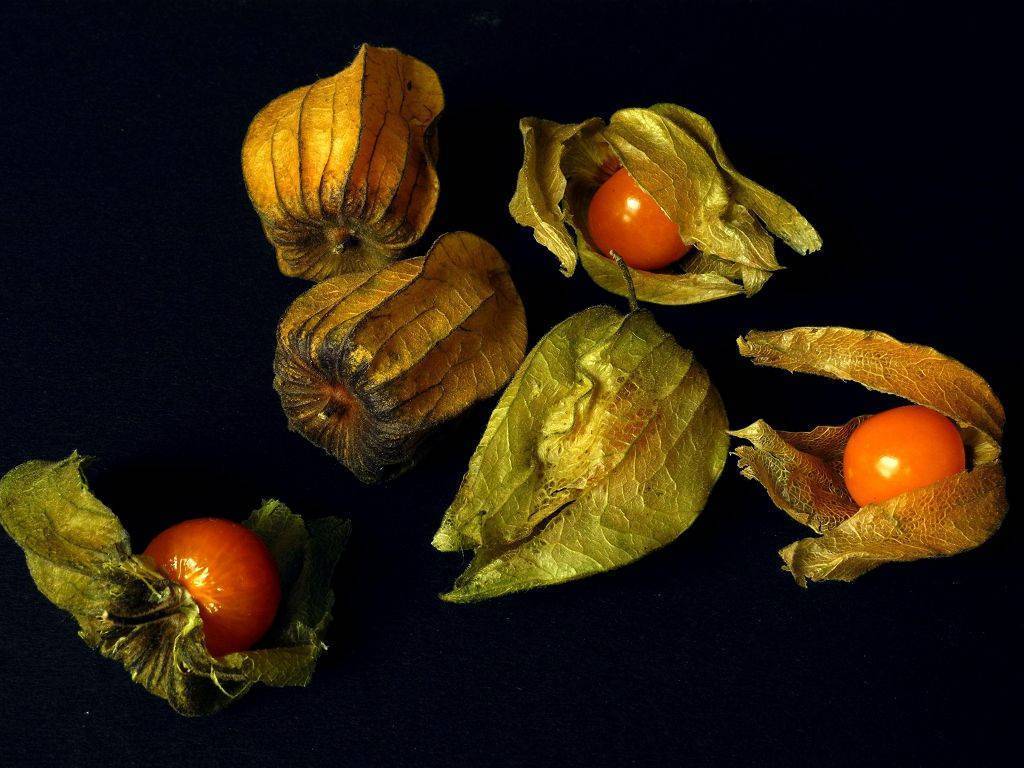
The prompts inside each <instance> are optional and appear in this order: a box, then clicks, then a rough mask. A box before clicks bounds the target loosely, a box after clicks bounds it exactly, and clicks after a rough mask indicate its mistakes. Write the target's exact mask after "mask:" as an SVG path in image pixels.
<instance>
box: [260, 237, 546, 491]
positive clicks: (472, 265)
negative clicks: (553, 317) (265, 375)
mask: <svg viewBox="0 0 1024 768" xmlns="http://www.w3.org/2000/svg"><path fill="white" fill-rule="evenodd" d="M525 348H526V318H525V314H524V311H523V305H522V302H521V301H520V299H519V294H518V293H517V292H516V288H515V285H514V284H513V283H512V278H511V276H510V275H509V272H508V265H507V264H506V263H505V261H504V260H503V259H502V258H501V255H500V254H499V253H498V252H497V251H496V250H495V249H494V247H492V246H491V245H490V244H489V243H487V242H486V241H485V240H482V239H481V238H479V237H476V236H475V235H471V234H469V233H468V232H456V233H450V234H447V235H443V236H441V237H440V238H438V240H437V241H436V242H435V243H434V245H433V246H432V247H431V249H430V251H429V252H428V253H427V255H426V256H422V257H419V258H414V259H405V260H402V261H398V262H396V263H394V264H392V265H390V266H388V267H385V268H384V269H382V270H380V271H378V272H369V271H368V272H354V273H349V274H344V275H337V276H335V277H333V278H330V279H329V280H325V281H323V282H321V283H318V284H317V285H315V286H313V287H312V288H310V289H309V290H308V291H307V292H306V293H304V294H303V295H302V296H300V297H299V298H298V299H296V300H295V302H294V303H293V304H292V305H291V307H289V309H288V311H287V312H286V313H285V315H284V317H283V318H282V319H281V323H280V325H279V326H278V340H277V354H276V356H275V360H274V373H275V376H274V388H275V389H276V390H277V392H278V394H279V395H280V396H281V405H282V407H283V408H284V411H285V414H286V415H287V416H288V423H289V426H290V427H291V429H293V430H294V431H296V432H298V433H300V434H301V435H303V436H304V437H306V438H307V439H308V440H310V441H312V442H314V443H316V444H317V445H319V446H321V447H322V448H324V450H326V451H327V452H328V453H331V454H333V455H334V456H335V457H337V458H338V460H339V461H341V462H342V463H343V464H344V465H345V466H346V467H348V468H349V469H350V470H351V471H352V472H353V473H354V474H355V475H356V477H358V478H359V479H360V480H362V481H363V482H366V483H372V482H377V481H379V480H381V479H384V478H386V477H389V476H392V475H394V474H396V473H398V472H400V471H402V470H403V469H405V468H407V467H408V466H410V465H411V464H412V462H413V461H414V459H415V458H416V454H417V448H418V446H419V445H420V443H421V441H422V440H423V438H424V437H425V436H426V435H427V434H428V433H429V432H430V430H431V429H433V428H434V427H436V426H437V425H438V424H441V423H442V422H444V421H447V420H448V419H451V418H452V417H454V416H456V415H457V414H459V413H461V412H462V411H464V410H465V409H466V408H468V407H469V406H470V405H472V404H473V403H475V402H476V401H478V400H482V399H484V398H486V397H489V396H491V395H492V394H494V393H495V392H497V391H498V389H500V388H501V387H502V386H503V385H504V384H505V382H507V381H508V379H509V377H511V376H512V374H513V373H514V372H515V370H516V367H517V366H518V365H519V363H520V362H521V361H522V359H523V354H524V353H525Z"/></svg>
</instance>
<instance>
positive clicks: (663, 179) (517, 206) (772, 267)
mask: <svg viewBox="0 0 1024 768" xmlns="http://www.w3.org/2000/svg"><path fill="white" fill-rule="evenodd" d="M519 125H520V130H521V131H522V134H523V165H522V168H521V169H520V171H519V178H518V183H517V186H516V192H515V195H514V197H513V198H512V201H511V202H510V203H509V211H510V212H511V214H512V216H513V218H514V219H515V220H516V221H517V222H519V223H520V224H522V225H523V226H527V227H531V228H533V231H534V238H535V239H536V240H537V242H539V243H540V244H541V245H543V246H544V247H546V248H547V249H548V250H550V251H551V252H552V253H554V254H555V255H556V256H557V257H558V259H559V262H560V264H561V268H562V271H563V272H564V273H565V274H566V275H571V274H572V273H573V271H574V270H575V268H576V264H577V261H580V260H581V261H582V262H583V266H584V268H585V269H586V270H587V272H588V273H589V274H590V275H591V277H592V278H593V279H594V281H595V282H597V283H598V284H599V285H600V286H602V287H603V288H605V289H606V290H609V291H611V292H612V293H616V294H619V295H620V296H627V295H629V291H628V288H627V286H626V285H625V282H624V280H623V277H622V272H621V271H620V270H619V268H618V267H617V266H616V265H615V264H614V263H613V262H612V261H611V260H609V259H607V258H605V257H604V256H603V255H601V254H600V253H599V252H598V251H597V249H596V247H595V246H594V245H593V243H592V242H591V241H590V238H589V235H588V233H587V224H586V222H587V215H586V212H587V207H588V205H589V202H590V199H591V198H592V197H593V195H594V192H595V191H596V190H597V188H598V187H599V186H600V185H601V184H602V183H603V182H604V181H605V180H606V179H607V178H608V177H609V176H611V174H612V173H614V172H615V170H616V169H617V168H619V167H625V168H626V170H627V171H628V172H629V174H630V175H631V176H632V177H633V179H634V180H635V181H636V182H637V184H638V185H639V186H640V187H641V188H642V189H644V190H645V191H646V192H647V193H648V194H650V195H651V196H652V197H653V198H654V199H655V201H656V202H657V203H658V204H659V205H660V206H661V208H662V209H663V210H664V211H665V213H666V214H667V215H668V216H669V218H671V219H672V221H674V222H675V223H676V224H677V225H678V226H679V234H680V236H681V237H682V238H683V240H684V241H686V242H688V243H691V244H692V245H693V246H694V250H693V251H691V253H690V254H689V255H688V256H687V257H685V258H684V259H683V260H681V261H680V262H678V263H677V264H674V265H671V266H670V267H668V268H667V269H665V270H662V271H656V272H652V271H646V270H633V271H632V277H633V281H634V284H635V287H636V294H637V298H639V299H640V300H641V301H648V302H652V303H656V304H693V303H698V302H704V301H713V300H715V299H720V298H725V297H727V296H734V295H736V294H741V293H745V294H746V295H748V296H749V295H752V294H754V293H756V292H757V291H759V290H760V289H761V287H762V286H763V285H764V283H765V281H766V280H767V279H768V277H769V276H770V275H771V273H772V272H774V271H776V270H779V269H781V268H782V266H781V265H780V264H779V262H778V261H777V259H776V257H775V246H774V241H773V239H772V235H774V236H775V237H778V238H779V239H781V240H782V241H783V242H785V243H786V244H787V245H788V246H789V247H790V248H792V249H793V250H795V251H797V252H798V253H805V254H806V253H810V252H811V251H816V250H818V249H819V248H821V238H820V237H818V234H817V232H815V230H814V228H813V227H812V226H811V225H810V224H809V223H808V222H807V220H806V219H804V218H803V216H801V215H800V214H799V213H798V212H797V210H796V209H795V208H794V207H793V206H792V205H790V204H789V203H787V202H786V201H785V200H783V199H782V198H781V197H779V196H778V195H775V194H774V193H772V192H769V191H768V190H767V189H765V188H764V187H762V186H760V185H759V184H757V183H755V182H753V181H751V180H750V179H748V178H747V177H746V176H744V175H742V174H741V173H739V172H738V171H736V169H735V168H734V167H733V166H732V164H731V163H730V162H729V159H728V158H727V157H726V155H725V153H724V151H723V150H722V147H721V144H720V142H719V140H718V137H717V136H716V135H715V132H714V130H713V129H712V127H711V124H710V123H708V121H707V120H706V119H704V118H703V117H701V116H700V115H698V114H696V113H694V112H691V111H690V110H688V109H685V108H683V107H679V106H676V105H674V104H656V105H654V106H653V107H651V108H650V109H623V110H620V111H618V112H616V113H615V114H614V115H612V117H611V120H610V121H609V123H608V124H607V125H605V124H604V123H603V122H602V121H601V120H599V119H597V118H592V119H590V120H587V121H585V122H582V123H575V124H567V125H562V124H559V123H555V122H552V121H550V120H543V119H540V118H535V117H527V118H524V119H523V120H521V121H520V124H519Z"/></svg>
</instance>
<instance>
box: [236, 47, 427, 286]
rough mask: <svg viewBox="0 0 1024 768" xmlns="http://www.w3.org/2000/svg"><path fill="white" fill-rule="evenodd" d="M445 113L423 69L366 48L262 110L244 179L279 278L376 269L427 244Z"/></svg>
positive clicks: (390, 52)
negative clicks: (437, 127) (437, 128)
mask: <svg viewBox="0 0 1024 768" xmlns="http://www.w3.org/2000/svg"><path fill="white" fill-rule="evenodd" d="M443 108H444V95H443V94H442V92H441V84H440V82H439V81H438V79H437V75H436V74H435V73H434V71H433V70H432V69H431V68H430V67H428V66H427V65H426V64H424V63H423V62H421V61H419V60H417V59H414V58H413V57H411V56H406V55H405V54H403V53H401V52H400V51H397V50H395V49H394V48H376V47H374V46H371V45H365V44H364V45H363V46H361V47H360V49H359V52H358V53H357V54H356V58H355V60H354V61H353V62H352V63H351V64H350V65H349V66H348V67H347V68H346V69H344V70H342V71H341V72H339V73H338V74H336V75H333V76H331V77H326V78H324V79H322V80H318V81H317V82H315V83H313V84H312V85H306V86H303V87H301V88H296V89H295V90H293V91H290V92H289V93H286V94H284V95H283V96H279V97H278V98H276V99H274V100H273V101H272V102H270V103H269V104H268V105H267V106H265V107H264V108H263V109H262V110H260V112H259V114H257V115H256V117H255V118H254V119H253V121H252V124H251V125H250V126H249V131H248V133H247V134H246V137H245V142H244V144H243V145H242V171H243V174H244V176H245V184H246V187H247V188H248V190H249V197H250V199H251V200H252V204H253V206H254V207H255V208H256V212H257V213H258V214H259V217H260V221H261V222H262V223H263V231H264V233H265V234H266V236H267V239H268V240H270V242H271V243H272V244H273V245H274V248H275V249H276V251H277V263H278V266H279V267H280V269H281V271H282V272H283V273H284V274H286V275H289V276H293V277H305V278H308V279H310V280H322V279H324V278H326V277H328V276H330V275H332V274H336V273H339V272H353V271H360V270H367V269H376V268H380V267H381V266H383V265H385V264H388V263H390V262H391V261H394V260H395V259H396V258H398V256H399V255H400V253H401V251H402V250H403V249H405V248H407V247H408V246H410V245H412V244H413V243H415V242H416V241H417V240H419V238H420V237H422V235H423V233H424V231H425V230H426V228H427V225H428V224H429V223H430V219H431V217H432V216H433V214H434V207H435V205H436V204H437V195H438V179H437V172H436V171H435V170H434V162H435V159H436V154H437V146H436V135H435V134H434V131H433V129H434V121H435V119H436V118H437V116H438V114H440V112H441V110H442V109H443Z"/></svg>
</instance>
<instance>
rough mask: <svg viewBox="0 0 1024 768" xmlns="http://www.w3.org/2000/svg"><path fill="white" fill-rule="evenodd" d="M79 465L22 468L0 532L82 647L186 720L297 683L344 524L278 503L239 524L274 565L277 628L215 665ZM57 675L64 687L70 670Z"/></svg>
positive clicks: (182, 600) (318, 626)
mask: <svg viewBox="0 0 1024 768" xmlns="http://www.w3.org/2000/svg"><path fill="white" fill-rule="evenodd" d="M85 461H86V460H85V459H84V458H83V457H82V456H80V455H78V453H77V452H76V453H72V454H71V456H69V457H68V458H66V459H63V460H62V461H28V462H26V463H24V464H22V465H20V466H17V467H15V468H14V469H12V470H11V471H10V472H8V473H7V474H6V475H4V476H3V477H2V478H0V525H2V526H3V528H4V530H6V531H7V533H8V534H10V536H11V538H12V539H13V540H14V542H15V543H16V544H17V545H18V546H19V547H20V548H21V549H22V551H23V552H24V554H25V561H26V563H27V565H28V569H29V573H30V574H31V576H32V580H33V581H34V582H35V584H36V586H37V587H38V588H39V591H40V592H42V594H43V595H44V596H45V597H46V599H47V600H49V601H50V602H51V603H53V604H54V605H55V606H57V607H58V608H61V609H62V610H64V611H67V612H68V613H69V614H71V616H72V617H74V619H75V622H76V623H77V624H78V634H79V636H80V637H81V638H82V639H83V640H84V641H85V642H86V643H87V644H88V645H89V647H90V648H94V649H95V650H97V651H98V652H99V653H100V654H101V655H103V656H105V657H107V658H109V659H112V660H114V661H116V662H118V663H120V664H121V665H123V666H124V668H125V670H127V672H128V673H129V674H130V675H131V678H132V680H134V681H135V682H136V683H138V684H139V685H141V686H143V687H144V688H145V689H146V690H147V691H149V692H150V693H152V694H154V695H155V696H159V697H161V698H163V699H166V700H167V702H168V703H169V704H170V705H171V707H173V708H174V710H175V711H176V712H178V713H179V714H182V715H187V716H197V715H209V714H212V713H214V712H217V711H218V710H220V709H223V708H224V707H226V706H228V705H229V704H231V703H232V702H234V701H236V700H237V699H238V698H239V697H241V696H243V695H245V694H246V693H247V692H248V691H249V689H250V688H252V686H253V685H255V684H257V683H262V684H264V685H270V686H277V687H280V686H293V685H298V686H305V685H308V684H309V682H310V680H311V679H312V676H313V671H314V670H315V669H316V664H317V660H318V659H319V658H320V655H321V654H322V653H323V652H324V651H325V650H326V649H327V646H326V644H325V642H324V638H325V635H326V633H327V627H328V625H329V624H330V622H331V610H332V607H333V605H334V591H333V590H332V589H331V579H332V575H333V573H334V567H335V564H336V563H337V561H338V557H339V556H340V554H341V552H342V550H343V549H344V546H345V543H346V541H347V540H348V535H349V529H350V526H349V524H348V523H347V522H345V521H343V520H340V519H338V518H336V517H321V518H318V519H316V520H303V519H302V517H300V516H299V515H297V514H294V513H293V512H291V511H290V510H289V509H288V507H286V506H285V505H284V504H282V503H281V502H279V501H274V500H268V501H265V502H263V504H262V505H261V506H260V507H259V508H258V509H257V510H255V511H254V512H253V513H252V514H251V515H250V516H249V518H248V520H246V521H245V523H244V525H245V526H246V527H247V528H249V529H250V530H252V531H253V533H255V534H256V535H257V536H259V537H260V538H261V539H262V540H263V542H264V543H265V544H266V545H267V547H268V549H269V550H270V552H271V554H272V555H273V557H274V561H275V562H276V564H277V569H278V572H279V573H280V576H281V592H282V600H281V605H280V607H279V609H278V612H277V618H276V619H275V621H274V624H273V626H272V627H271V628H270V630H269V631H268V632H267V634H266V635H265V636H264V637H263V639H262V640H261V641H260V642H259V643H258V644H257V646H256V647H255V648H252V649H250V650H247V651H239V652H236V653H229V654H227V655H226V656H219V657H215V656H212V655H211V654H210V652H209V651H208V650H207V648H206V640H205V636H204V634H203V620H202V616H201V615H200V613H199V607H198V605H197V604H196V602H195V600H194V599H193V598H192V596H191V595H190V594H189V592H188V591H187V590H186V589H185V587H183V586H182V585H181V584H179V583H178V582H176V581H173V580H171V579H168V578H167V577H166V576H165V575H164V574H162V573H161V572H160V571H158V570H157V569H156V567H155V564H154V563H153V561H152V560H151V559H149V558H148V557H146V556H145V555H135V554H132V548H131V543H130V541H129V539H128V533H127V531H125V529H124V527H123V526H122V525H121V522H120V520H118V518H117V516H116V515H114V513H113V512H112V511H111V510H110V509H109V508H108V507H107V506H106V505H105V504H103V502H101V501H100V500H99V499H97V498H96V497H95V496H94V495H93V494H92V492H91V491H90V490H89V486H88V485H87V483H86V481H85V477H84V475H83V473H82V469H83V466H84V464H85ZM48 651H49V649H48V648H47V647H46V646H45V644H42V643H41V644H40V652H41V653H46V652H48ZM67 676H68V681H69V682H73V676H74V672H69V673H67Z"/></svg>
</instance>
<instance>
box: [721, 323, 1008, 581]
mask: <svg viewBox="0 0 1024 768" xmlns="http://www.w3.org/2000/svg"><path fill="white" fill-rule="evenodd" d="M737 343H738V345H739V349H740V353H741V354H743V355H744V356H746V357H748V358H750V359H751V360H752V361H753V362H754V363H756V364H758V365H767V366H773V367H776V368H782V369H784V370H788V371H794V372H801V373H813V374H817V375H820V376H827V377H830V378H834V379H840V380H843V381H854V382H857V383H859V384H862V385H864V386H865V387H868V388H869V389H873V390H877V391H879V392H885V393H888V394H892V395H897V396H899V397H903V398H906V399H907V400H909V401H911V402H913V403H917V404H918V405H924V406H927V407H929V408H933V409H934V410H936V411H939V412H940V413H943V414H945V415H946V416H948V417H949V418H951V419H953V420H954V421H955V422H956V423H957V425H958V426H959V427H960V430H961V434H962V436H963V438H964V443H965V445H966V448H967V455H968V467H967V469H966V470H965V471H964V472H961V473H959V474H957V475H954V476H953V477H949V478H946V479H945V480H941V481H939V482H937V483H934V484H932V485H930V486H927V487H925V488H920V489H918V490H915V491H910V492H908V493H904V494H902V495H900V496H897V497H895V498H892V499H889V500H888V501H885V502H882V503H879V504H869V505H867V506H865V507H861V508H858V507H857V505H856V503H854V501H853V499H852V498H850V495H849V493H848V492H847V490H846V487H845V483H844V481H843V469H842V458H843V450H844V448H845V446H846V442H847V440H849V438H850V435H851V434H852V433H853V431H854V429H855V428H856V427H857V425H858V424H860V423H861V422H862V421H863V420H864V419H866V418H867V416H859V417H857V418H855V419H851V420H850V421H849V422H847V423H846V424H843V425H841V426H837V427H817V428H816V429H813V430H811V431H810V432H783V431H778V430H775V429H773V428H772V427H771V426H769V425H768V424H766V423H765V422H764V421H757V422H755V423H754V424H751V425H750V426H749V427H747V428H745V429H741V430H738V431H735V432H733V433H732V434H733V435H735V436H736V437H739V438H742V439H744V440H747V441H748V442H749V445H744V446H740V447H739V448H737V449H736V455H737V456H738V457H739V467H740V470H741V471H742V473H743V475H744V476H745V477H748V478H752V479H754V480H757V481H758V482H760V483H761V484H762V485H763V486H764V487H765V489H766V490H767V491H768V494H769V496H770V497H771V498H772V501H774V502H775V504H776V506H778V507H779V508H780V509H782V510H784V511H785V512H787V513H788V514H789V515H790V516H791V517H792V518H793V519H794V520H797V521H798V522H800V523H803V524H804V525H806V526H808V527H809V528H811V530H813V531H815V532H816V533H819V534H821V535H820V536H818V537H810V538H806V539H802V540H800V541H797V542H795V543H793V544H791V545H789V546H788V547H786V548H785V549H783V550H782V551H781V552H780V554H781V556H782V559H783V561H784V562H785V567H786V569H787V570H789V571H791V572H792V574H793V576H794V578H795V579H796V581H797V582H798V583H799V584H801V585H806V582H807V580H808V579H810V580H813V581H821V580H825V579H836V580H841V581H852V580H853V579H855V578H857V577H858V576H860V575H861V574H863V573H865V572H867V571H869V570H871V569H872V568H875V567H876V566H878V565H881V564H882V563H887V562H896V561H909V560H918V559H920V558H924V557H939V556H944V555H953V554H956V553H958V552H963V551H965V550H968V549H972V548H973V547H977V546H979V545H980V544H982V543H983V542H984V541H986V540H987V539H988V538H989V537H990V536H992V534H994V533H995V531H996V530H997V529H998V528H999V525H1000V523H1001V522H1002V519H1003V517H1004V516H1005V514H1006V511H1007V499H1006V479H1005V476H1004V473H1003V467H1002V463H1001V462H1000V461H999V453H1000V446H999V441H1000V439H1001V437H1002V433H1003V424H1004V421H1005V415H1004V412H1003V406H1002V404H1001V403H1000V402H999V400H998V399H997V398H996V396H995V395H994V394H993V392H992V389H991V387H989V385H988V383H987V382H986V381H985V380H984V379H982V378H981V376H979V375H978V374H977V373H975V372H974V371H972V370H971V369H969V368H967V367H966V366H965V365H963V364H962V363H960V362H958V361H956V360H954V359H952V358H950V357H947V356H946V355H943V354H942V353H941V352H938V351H937V350H935V349H932V348H931V347H926V346H922V345H919V344H907V343H904V342H901V341H898V340H896V339H894V338H892V337H891V336H888V335H886V334H884V333H880V332H878V331H862V330H854V329H850V328H792V329H790V330H786V331H774V332H763V331H751V332H750V333H748V334H747V335H746V336H745V337H742V338H740V339H738V341H737Z"/></svg>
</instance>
